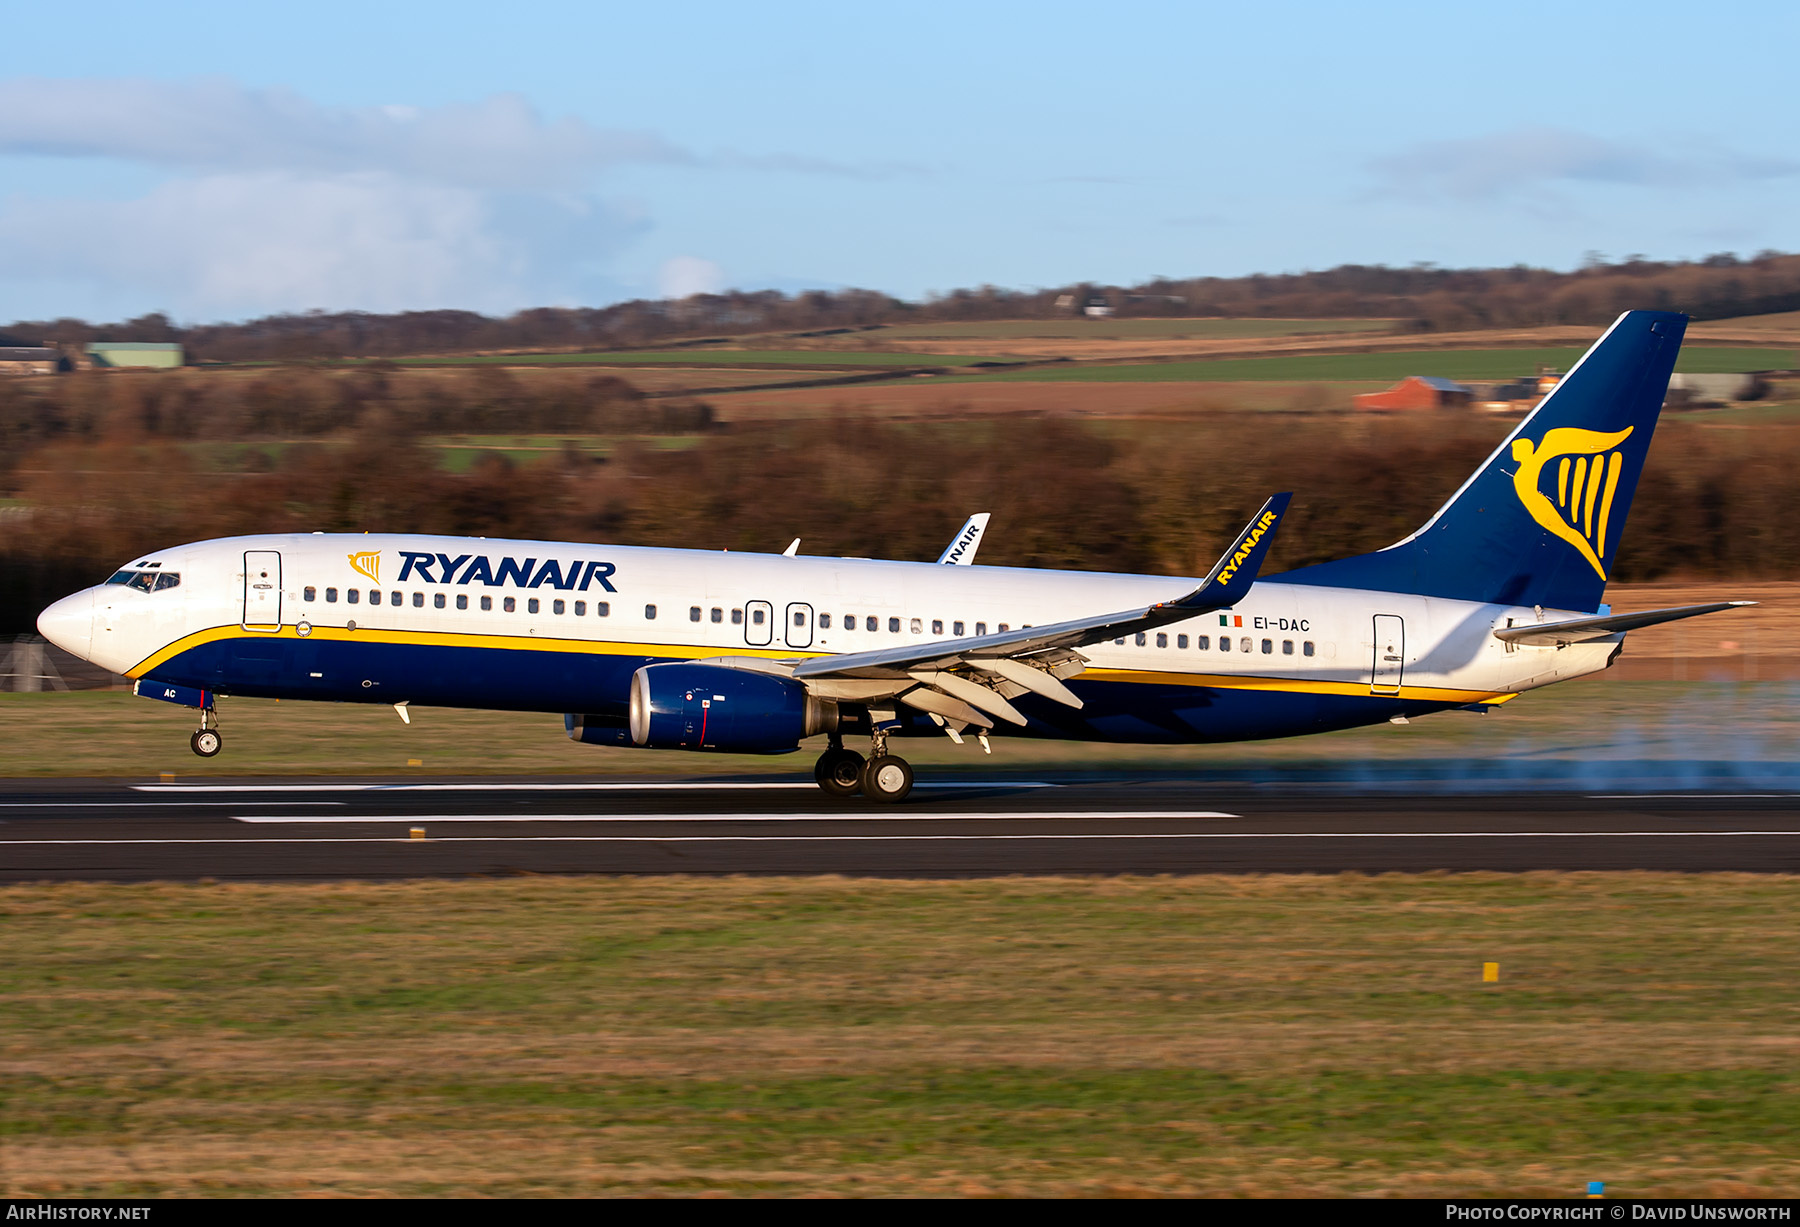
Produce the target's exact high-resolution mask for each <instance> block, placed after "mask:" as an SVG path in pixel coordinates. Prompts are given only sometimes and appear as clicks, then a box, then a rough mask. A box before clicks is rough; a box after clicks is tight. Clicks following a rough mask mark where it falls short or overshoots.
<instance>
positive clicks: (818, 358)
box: [398, 346, 1006, 370]
mask: <svg viewBox="0 0 1800 1227" xmlns="http://www.w3.org/2000/svg"><path fill="white" fill-rule="evenodd" d="M1004 361H1006V359H1004V358H983V357H980V356H977V355H970V354H901V353H876V352H870V351H865V350H854V349H723V348H719V349H714V348H712V347H710V346H708V347H696V348H694V349H640V350H602V351H596V352H592V353H580V354H449V355H445V356H443V357H439V358H401V359H398V362H399V363H400V365H402V366H477V365H503V366H544V365H564V364H570V363H573V364H579V365H584V366H686V367H709V368H710V367H718V368H720V369H724V370H729V369H731V368H733V367H747V368H750V369H766V368H769V367H793V368H795V369H796V370H819V369H825V370H834V369H840V368H841V369H846V370H854V369H860V368H864V367H884V366H973V365H974V364H975V363H977V362H1004Z"/></svg>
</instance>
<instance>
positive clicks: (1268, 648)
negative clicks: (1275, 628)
mask: <svg viewBox="0 0 1800 1227" xmlns="http://www.w3.org/2000/svg"><path fill="white" fill-rule="evenodd" d="M1274 651H1275V641H1274V640H1273V639H1265V640H1263V655H1264V656H1270V655H1273V654H1274Z"/></svg>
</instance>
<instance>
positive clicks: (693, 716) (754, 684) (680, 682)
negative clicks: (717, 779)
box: [631, 663, 837, 754]
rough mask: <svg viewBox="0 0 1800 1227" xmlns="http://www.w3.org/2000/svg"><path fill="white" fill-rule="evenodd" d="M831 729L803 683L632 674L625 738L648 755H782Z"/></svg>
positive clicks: (830, 710)
mask: <svg viewBox="0 0 1800 1227" xmlns="http://www.w3.org/2000/svg"><path fill="white" fill-rule="evenodd" d="M836 728H837V704H835V703H832V702H830V701H828V700H824V699H815V698H814V697H813V696H811V695H809V694H808V693H807V692H806V686H805V685H804V684H803V683H800V682H796V681H794V680H793V679H792V678H786V677H777V676H775V675H774V674H769V673H758V672H755V671H753V670H750V669H733V668H729V667H727V666H723V665H687V664H679V663H671V664H665V665H645V666H644V667H643V668H642V669H639V670H638V671H637V672H636V673H634V674H632V677H631V740H632V741H634V742H635V743H637V744H638V745H640V746H647V747H649V748H650V749H654V750H714V751H718V752H721V753H726V754H786V753H788V752H789V751H791V750H797V749H799V748H800V741H801V739H802V738H804V737H811V736H812V735H813V734H814V733H829V732H832V731H834V730H835V729H836Z"/></svg>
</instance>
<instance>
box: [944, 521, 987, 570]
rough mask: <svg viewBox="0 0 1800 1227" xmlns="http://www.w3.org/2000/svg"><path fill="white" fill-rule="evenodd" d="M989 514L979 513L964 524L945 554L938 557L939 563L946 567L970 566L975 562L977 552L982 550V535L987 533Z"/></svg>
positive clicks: (945, 550) (952, 539)
mask: <svg viewBox="0 0 1800 1227" xmlns="http://www.w3.org/2000/svg"><path fill="white" fill-rule="evenodd" d="M988 516H989V513H988V512H985V511H977V512H976V513H975V514H974V515H972V516H970V517H969V518H968V519H967V520H965V521H964V522H963V526H962V528H961V529H960V530H958V532H957V534H956V536H954V537H952V538H951V539H950V544H949V545H946V546H945V547H944V552H943V553H942V554H939V555H938V561H939V562H940V563H942V564H944V565H945V566H962V567H966V566H970V565H972V564H973V563H974V561H975V551H976V550H978V549H980V548H981V534H982V533H984V532H986V531H987V526H988Z"/></svg>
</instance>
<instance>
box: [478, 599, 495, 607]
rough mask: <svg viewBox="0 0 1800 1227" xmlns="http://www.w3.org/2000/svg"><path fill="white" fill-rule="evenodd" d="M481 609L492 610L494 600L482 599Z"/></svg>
mask: <svg viewBox="0 0 1800 1227" xmlns="http://www.w3.org/2000/svg"><path fill="white" fill-rule="evenodd" d="M481 607H482V608H483V609H492V608H493V607H494V598H493V597H491V596H484V597H482V598H481Z"/></svg>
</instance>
